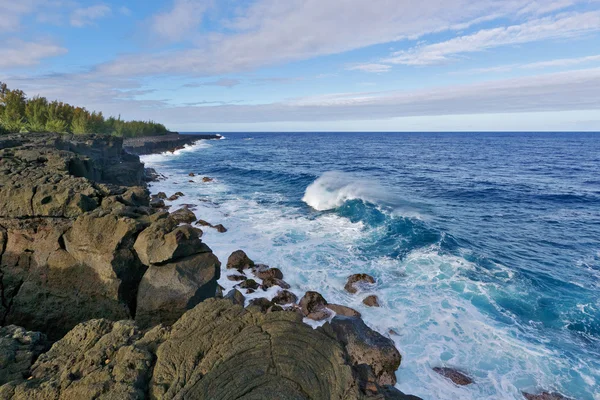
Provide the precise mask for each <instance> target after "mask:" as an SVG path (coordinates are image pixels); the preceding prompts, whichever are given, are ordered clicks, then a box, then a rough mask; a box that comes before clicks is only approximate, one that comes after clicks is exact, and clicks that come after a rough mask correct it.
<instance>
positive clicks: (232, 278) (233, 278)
mask: <svg viewBox="0 0 600 400" xmlns="http://www.w3.org/2000/svg"><path fill="white" fill-rule="evenodd" d="M227 279H229V280H230V281H233V282H241V281H245V280H246V279H248V277H247V276H246V275H237V274H235V275H227Z"/></svg>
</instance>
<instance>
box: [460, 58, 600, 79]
mask: <svg viewBox="0 0 600 400" xmlns="http://www.w3.org/2000/svg"><path fill="white" fill-rule="evenodd" d="M597 62H600V55H595V56H586V57H575V58H557V59H554V60H547V61H538V62H533V63H525V64H507V65H498V66H494V67H485V68H470V69H465V70H462V71H457V72H452V73H451V75H470V74H489V73H502V72H510V71H514V70H519V69H521V70H534V69H544V68H564V67H573V66H577V65H581V64H592V63H597Z"/></svg>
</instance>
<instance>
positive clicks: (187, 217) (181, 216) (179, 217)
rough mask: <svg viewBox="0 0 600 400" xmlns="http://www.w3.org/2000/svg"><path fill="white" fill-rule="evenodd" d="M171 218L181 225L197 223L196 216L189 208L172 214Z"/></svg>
mask: <svg viewBox="0 0 600 400" xmlns="http://www.w3.org/2000/svg"><path fill="white" fill-rule="evenodd" d="M171 218H173V219H174V220H175V221H177V222H178V223H180V224H191V223H192V222H194V221H196V214H194V212H193V211H191V210H190V209H188V208H185V207H184V208H180V209H179V210H177V211H173V212H172V213H171Z"/></svg>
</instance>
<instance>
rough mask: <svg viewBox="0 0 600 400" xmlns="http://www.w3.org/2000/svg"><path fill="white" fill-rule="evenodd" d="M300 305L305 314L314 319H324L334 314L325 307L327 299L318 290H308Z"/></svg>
mask: <svg viewBox="0 0 600 400" xmlns="http://www.w3.org/2000/svg"><path fill="white" fill-rule="evenodd" d="M298 305H299V306H300V308H301V309H302V313H303V314H304V316H306V318H309V319H312V320H314V321H322V320H324V319H328V318H330V317H331V316H332V313H331V311H330V310H328V309H327V308H326V307H325V306H326V305H327V301H326V300H325V299H324V298H323V296H321V294H319V293H317V292H306V294H304V297H302V299H301V300H300V303H299V304H298Z"/></svg>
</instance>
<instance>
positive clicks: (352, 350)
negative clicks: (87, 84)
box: [0, 134, 418, 400]
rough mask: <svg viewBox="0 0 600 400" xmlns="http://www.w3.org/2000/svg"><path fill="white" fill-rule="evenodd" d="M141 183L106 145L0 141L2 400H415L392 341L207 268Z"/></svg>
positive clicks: (239, 256)
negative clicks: (314, 323)
mask: <svg viewBox="0 0 600 400" xmlns="http://www.w3.org/2000/svg"><path fill="white" fill-rule="evenodd" d="M185 139H186V140H189V139H188V138H185ZM195 140H198V139H195ZM150 143H154V142H150ZM160 143H161V144H160V150H156V151H163V150H164V147H162V146H166V145H165V144H164V143H165V142H164V141H163V142H160ZM167 143H170V144H169V145H168V146H171V145H172V144H173V143H174V142H167ZM186 144H189V143H186ZM179 145H180V144H177V145H176V146H175V148H176V147H177V146H179ZM152 146H155V144H152V145H147V146H146V145H139V146H137V147H138V150H139V149H144V150H143V151H146V150H148V149H150V148H151V147H152ZM126 148H129V147H126ZM158 148H159V147H155V149H158ZM170 149H171V148H170ZM170 149H168V150H170ZM138 152H139V151H138ZM147 179H149V177H148V174H147V173H145V171H144V166H143V164H142V163H141V162H140V160H139V157H138V156H137V155H134V154H131V153H130V152H128V151H125V150H124V148H123V140H122V139H120V138H115V137H106V136H68V135H67V136H64V135H63V136H61V135H54V134H22V135H20V134H17V135H5V136H2V137H1V138H0V257H1V258H0V296H1V298H0V300H1V307H0V321H1V322H2V324H1V325H2V327H1V328H0V398H1V399H15V400H16V399H117V398H118V399H145V398H151V399H172V398H186V399H237V398H245V399H262V398H280V399H283V398H286V399H309V398H310V399H335V398H339V399H418V398H417V397H414V396H409V395H404V394H403V393H401V392H400V391H398V390H397V389H396V388H395V387H394V385H395V383H396V377H395V371H396V369H397V368H398V367H399V365H400V361H401V357H400V353H399V352H398V350H396V348H395V346H394V343H393V341H392V340H391V339H389V338H387V337H385V336H383V335H381V334H379V333H377V332H375V331H373V330H371V329H370V328H368V327H367V326H366V325H365V324H364V322H363V321H362V320H361V319H360V314H358V313H356V312H355V311H354V310H351V309H348V308H346V307H344V306H342V305H330V304H327V302H326V300H325V299H323V298H322V296H320V295H319V294H318V293H316V292H308V293H306V295H305V296H304V297H303V298H302V299H300V300H298V299H297V298H296V297H295V296H294V295H293V294H292V293H290V292H287V291H286V290H285V288H286V285H287V284H286V283H285V281H284V279H283V278H284V276H283V274H284V271H280V270H278V269H277V268H271V267H268V266H265V265H259V264H255V263H254V262H253V261H252V260H250V259H249V258H248V257H247V256H246V255H245V253H244V252H243V251H241V250H240V251H238V252H235V253H234V254H232V255H231V256H230V257H229V259H228V260H227V262H226V265H223V268H222V266H221V261H220V260H218V259H217V257H216V256H215V255H214V254H213V253H212V251H211V249H210V247H209V246H208V245H207V244H205V243H204V242H203V241H202V239H201V237H202V230H201V229H200V228H199V226H207V227H208V228H205V229H212V228H211V227H210V226H209V225H204V224H202V223H200V224H197V225H195V226H193V225H191V224H190V223H191V222H193V221H196V216H195V215H193V212H192V211H190V210H187V209H182V210H181V211H178V210H177V211H175V212H172V213H169V212H168V211H167V209H166V207H165V206H164V202H162V203H161V202H157V201H155V200H156V199H155V200H152V199H151V196H150V193H149V191H148V189H147V186H146V180H147ZM159 200H162V199H159ZM190 214H191V216H190ZM202 222H204V221H202ZM221 228H223V229H224V227H220V228H219V227H217V226H215V229H221ZM224 264H225V263H224ZM222 271H225V273H226V274H227V276H228V277H234V278H233V279H239V285H237V287H236V289H234V290H232V291H230V292H229V293H222V291H221V288H220V287H219V285H218V282H217V280H218V279H219V278H220V276H221V273H222ZM236 275H237V276H238V278H235V276H236ZM251 277H252V278H251ZM230 279H231V278H230ZM354 283H355V282H352V283H349V284H350V285H351V286H352V285H353V284H354ZM273 286H277V287H279V288H280V290H279V292H278V294H277V296H276V297H275V298H273V299H267V298H261V299H254V300H253V301H251V302H249V304H246V303H248V302H246V301H245V299H244V293H243V292H244V291H250V290H251V291H256V290H263V289H265V287H273ZM288 288H289V285H288ZM335 313H337V315H335ZM332 317H333V318H332ZM305 318H312V319H323V318H328V319H329V320H330V322H327V323H325V324H324V325H323V326H322V327H319V328H317V329H313V328H312V327H310V326H308V325H307V324H305V323H304V322H303V320H304V319H305Z"/></svg>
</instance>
